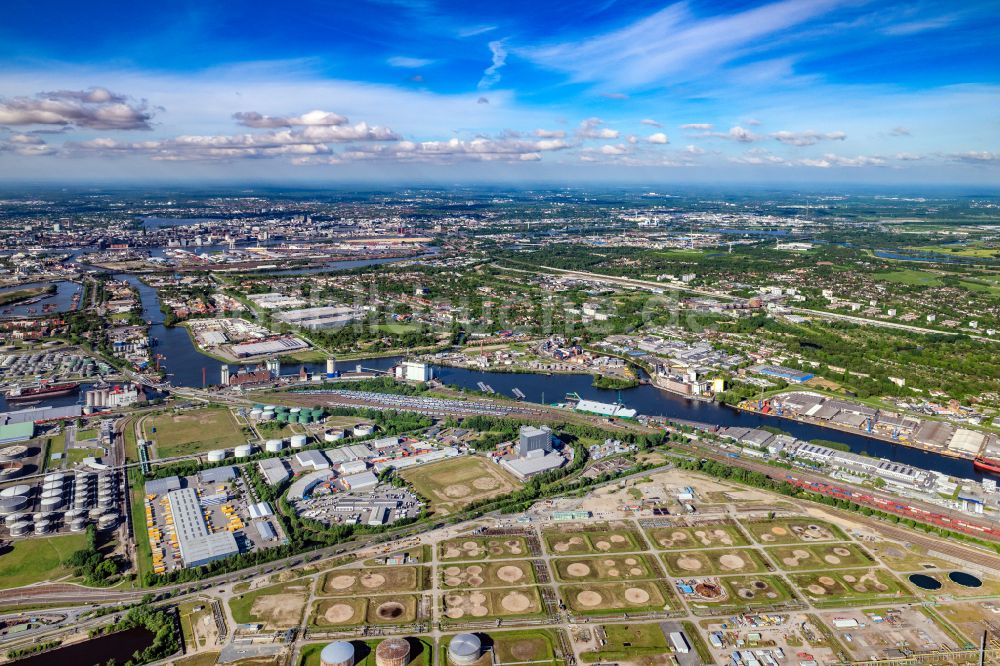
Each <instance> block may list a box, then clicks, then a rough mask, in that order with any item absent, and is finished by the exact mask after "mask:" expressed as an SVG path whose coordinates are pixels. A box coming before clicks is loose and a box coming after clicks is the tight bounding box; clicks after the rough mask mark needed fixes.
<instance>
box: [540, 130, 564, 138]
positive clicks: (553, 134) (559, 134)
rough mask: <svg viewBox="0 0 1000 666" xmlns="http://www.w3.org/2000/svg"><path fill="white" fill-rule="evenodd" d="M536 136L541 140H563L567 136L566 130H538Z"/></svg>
mask: <svg viewBox="0 0 1000 666" xmlns="http://www.w3.org/2000/svg"><path fill="white" fill-rule="evenodd" d="M534 134H535V136H537V137H538V138H540V139H562V138H564V137H565V136H566V130H547V129H536V130H535V132H534Z"/></svg>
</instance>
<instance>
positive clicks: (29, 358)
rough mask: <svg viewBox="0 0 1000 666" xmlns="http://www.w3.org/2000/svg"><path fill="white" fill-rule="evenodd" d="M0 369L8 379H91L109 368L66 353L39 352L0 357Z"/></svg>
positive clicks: (90, 359)
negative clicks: (54, 376) (52, 375)
mask: <svg viewBox="0 0 1000 666" xmlns="http://www.w3.org/2000/svg"><path fill="white" fill-rule="evenodd" d="M0 368H3V369H4V370H5V374H6V375H7V376H8V377H13V376H14V375H32V376H34V375H41V374H48V373H53V372H55V373H59V374H60V375H74V376H81V377H93V376H94V375H97V374H99V373H108V372H109V371H110V368H109V367H108V365H107V364H105V363H97V362H95V361H94V360H93V359H92V358H89V357H86V356H80V355H79V354H67V353H66V352H61V351H53V352H40V353H38V354H5V355H2V356H0Z"/></svg>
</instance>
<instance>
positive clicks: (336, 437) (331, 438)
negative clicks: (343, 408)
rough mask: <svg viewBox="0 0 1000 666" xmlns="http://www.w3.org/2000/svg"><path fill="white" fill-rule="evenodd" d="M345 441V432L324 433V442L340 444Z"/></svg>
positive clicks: (332, 431)
mask: <svg viewBox="0 0 1000 666" xmlns="http://www.w3.org/2000/svg"><path fill="white" fill-rule="evenodd" d="M342 439H344V431H343V430H331V431H330V432H326V433H323V441H325V442H339V441H340V440H342Z"/></svg>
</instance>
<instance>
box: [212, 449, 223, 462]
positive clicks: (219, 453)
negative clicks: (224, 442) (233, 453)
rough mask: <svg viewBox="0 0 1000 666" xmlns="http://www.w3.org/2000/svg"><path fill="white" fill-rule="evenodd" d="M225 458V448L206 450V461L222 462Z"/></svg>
mask: <svg viewBox="0 0 1000 666" xmlns="http://www.w3.org/2000/svg"><path fill="white" fill-rule="evenodd" d="M225 459H226V450H225V449H216V450H214V451H209V452H208V462H222V461H223V460H225Z"/></svg>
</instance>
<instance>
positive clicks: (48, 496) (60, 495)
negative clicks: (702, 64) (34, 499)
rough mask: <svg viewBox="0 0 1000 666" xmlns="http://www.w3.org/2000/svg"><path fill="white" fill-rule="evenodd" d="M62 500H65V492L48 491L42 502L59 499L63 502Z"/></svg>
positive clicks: (43, 494) (43, 495)
mask: <svg viewBox="0 0 1000 666" xmlns="http://www.w3.org/2000/svg"><path fill="white" fill-rule="evenodd" d="M62 498H63V491H61V490H46V491H45V492H43V493H42V500H43V501H44V500H48V499H59V500H61V499H62Z"/></svg>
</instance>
